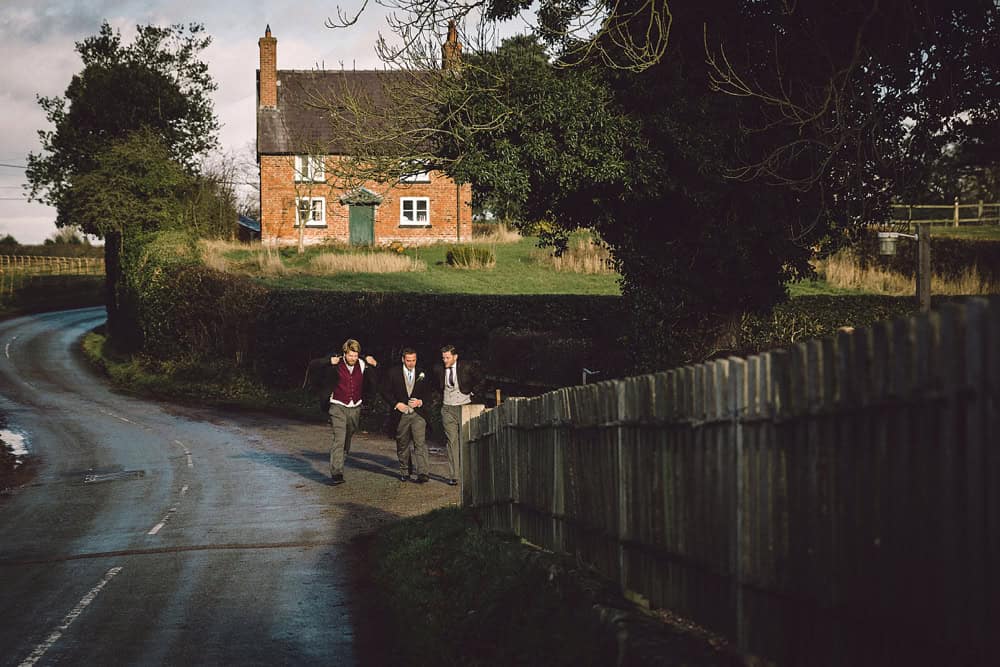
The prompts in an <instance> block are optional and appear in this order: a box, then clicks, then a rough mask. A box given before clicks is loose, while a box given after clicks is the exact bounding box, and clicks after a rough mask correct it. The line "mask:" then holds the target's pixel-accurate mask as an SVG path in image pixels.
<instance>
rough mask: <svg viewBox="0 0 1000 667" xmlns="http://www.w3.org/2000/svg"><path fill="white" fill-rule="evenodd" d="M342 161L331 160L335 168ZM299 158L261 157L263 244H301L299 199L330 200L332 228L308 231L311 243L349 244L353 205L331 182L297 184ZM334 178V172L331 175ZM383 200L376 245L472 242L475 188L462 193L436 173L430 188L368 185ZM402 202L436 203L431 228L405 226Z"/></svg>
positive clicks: (463, 188) (377, 217)
mask: <svg viewBox="0 0 1000 667" xmlns="http://www.w3.org/2000/svg"><path fill="white" fill-rule="evenodd" d="M336 159H338V158H337V157H329V158H327V163H328V164H330V163H331V162H332V161H333V160H336ZM294 171H295V168H294V157H293V156H291V155H262V156H260V182H261V194H260V216H261V239H262V241H264V242H265V243H278V244H291V243H297V242H298V238H299V236H298V228H297V227H295V199H296V198H297V197H324V198H325V199H326V227H325V228H319V227H306V229H305V242H306V243H322V242H324V241H342V242H344V243H347V241H348V240H349V225H348V221H349V218H348V215H349V206H348V205H346V204H341V203H340V198H341V197H342V196H343V195H344V194H345V192H346V190H345V189H344V188H337V187H333V186H332V185H331V184H330V183H295V181H294ZM327 173H328V175H329V171H328V172H327ZM364 187H366V188H368V189H369V190H371V191H372V192H375V193H377V194H378V195H380V196H381V197H382V198H383V199H382V203H381V204H379V205H378V206H377V207H376V208H375V243H376V244H378V245H384V244H387V243H391V242H393V241H401V242H402V243H404V244H406V245H413V244H422V243H433V242H435V241H450V242H455V241H457V240H459V239H460V240H461V241H463V242H465V241H470V240H472V186H471V185H468V184H466V185H463V186H461V190H460V191H458V192H456V187H455V182H454V181H452V180H451V179H450V178H448V177H447V176H445V175H443V174H439V173H437V172H433V173H431V181H430V183H400V184H396V185H394V186H389V185H388V184H385V183H376V182H374V181H373V182H368V183H365V184H364ZM456 195H457V199H458V202H459V203H458V207H457V208H458V209H459V211H458V212H459V217H460V220H461V225H460V229H456V225H455V219H456ZM400 197H428V198H430V225H429V226H428V227H402V226H401V225H400V224H399V223H400V218H401V216H400Z"/></svg>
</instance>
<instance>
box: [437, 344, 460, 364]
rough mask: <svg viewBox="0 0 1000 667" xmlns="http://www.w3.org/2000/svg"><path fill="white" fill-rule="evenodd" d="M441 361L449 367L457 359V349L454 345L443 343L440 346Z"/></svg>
mask: <svg viewBox="0 0 1000 667" xmlns="http://www.w3.org/2000/svg"><path fill="white" fill-rule="evenodd" d="M441 361H442V362H444V367H445V368H451V367H452V366H454V365H455V362H456V361H458V350H456V349H455V346H454V345H445V346H444V347H442V348H441Z"/></svg>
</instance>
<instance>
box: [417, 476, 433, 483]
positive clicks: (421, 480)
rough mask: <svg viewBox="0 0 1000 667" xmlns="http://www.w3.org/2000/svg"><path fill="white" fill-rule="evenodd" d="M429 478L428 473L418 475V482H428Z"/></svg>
mask: <svg viewBox="0 0 1000 667" xmlns="http://www.w3.org/2000/svg"><path fill="white" fill-rule="evenodd" d="M429 479H430V478H429V477H428V476H427V475H423V474H421V475H417V484H426V483H427V481H428V480H429Z"/></svg>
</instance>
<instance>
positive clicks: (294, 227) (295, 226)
mask: <svg viewBox="0 0 1000 667" xmlns="http://www.w3.org/2000/svg"><path fill="white" fill-rule="evenodd" d="M327 227H328V225H327V224H326V223H323V224H322V225H306V229H326V228H327ZM298 228H299V226H298V225H293V226H292V229H298Z"/></svg>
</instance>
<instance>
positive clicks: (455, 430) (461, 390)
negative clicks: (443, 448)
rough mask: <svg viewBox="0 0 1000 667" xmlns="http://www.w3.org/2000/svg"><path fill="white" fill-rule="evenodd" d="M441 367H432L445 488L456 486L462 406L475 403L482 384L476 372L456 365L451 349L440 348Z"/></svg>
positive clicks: (472, 366)
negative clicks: (444, 452) (438, 406)
mask: <svg viewBox="0 0 1000 667" xmlns="http://www.w3.org/2000/svg"><path fill="white" fill-rule="evenodd" d="M441 362H442V363H441V364H439V365H437V366H435V367H434V379H435V383H436V384H435V386H437V387H438V390H439V391H440V392H441V426H442V428H443V429H444V437H445V441H446V442H447V447H448V484H450V485H452V486H455V485H456V484H458V475H459V472H460V471H459V460H458V454H459V450H458V443H459V434H460V431H461V428H462V406H463V405H468V404H469V403H473V402H475V399H474V397H475V392H476V390H477V389H478V388H479V385H480V383H482V381H483V376H482V373H480V371H479V368H478V367H477V366H476V365H475V364H473V363H470V362H462V363H461V364H460V363H459V362H458V351H457V350H456V349H455V346H454V345H445V346H444V347H442V348H441Z"/></svg>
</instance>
